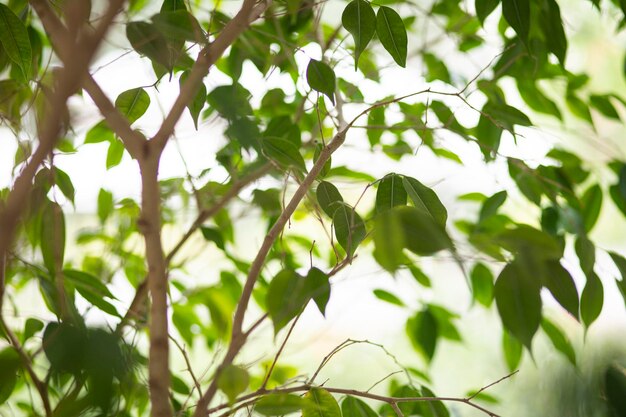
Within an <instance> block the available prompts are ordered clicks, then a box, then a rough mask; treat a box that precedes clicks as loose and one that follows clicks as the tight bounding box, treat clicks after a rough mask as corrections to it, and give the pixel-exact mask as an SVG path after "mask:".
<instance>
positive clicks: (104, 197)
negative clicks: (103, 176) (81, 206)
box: [97, 188, 114, 223]
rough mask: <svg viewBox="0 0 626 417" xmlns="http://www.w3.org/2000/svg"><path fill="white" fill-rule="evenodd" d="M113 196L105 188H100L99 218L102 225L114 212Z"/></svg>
mask: <svg viewBox="0 0 626 417" xmlns="http://www.w3.org/2000/svg"><path fill="white" fill-rule="evenodd" d="M113 209H114V204H113V194H112V193H111V192H109V191H107V190H105V189H104V188H100V191H99V192H98V210H97V212H98V218H99V219H100V223H104V222H105V221H106V219H108V218H109V216H110V215H111V213H112V212H113Z"/></svg>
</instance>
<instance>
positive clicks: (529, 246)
mask: <svg viewBox="0 0 626 417" xmlns="http://www.w3.org/2000/svg"><path fill="white" fill-rule="evenodd" d="M495 241H497V242H498V243H499V244H500V245H502V247H504V249H506V250H508V251H510V252H512V253H516V254H519V253H532V254H533V255H535V256H536V257H537V258H541V259H560V258H561V256H562V255H563V248H562V247H561V245H560V244H559V242H557V241H556V240H555V239H554V238H553V237H552V236H550V235H549V234H547V233H545V232H542V231H541V230H537V229H535V228H533V227H530V226H527V225H518V226H517V227H516V228H515V229H508V230H505V231H504V232H502V233H500V234H499V235H497V236H496V237H495Z"/></svg>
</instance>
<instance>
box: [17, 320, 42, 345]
mask: <svg viewBox="0 0 626 417" xmlns="http://www.w3.org/2000/svg"><path fill="white" fill-rule="evenodd" d="M43 326H44V325H43V322H42V321H41V320H39V319H35V318H32V317H29V318H28V319H26V322H25V323H24V332H23V333H22V344H24V342H26V341H27V340H28V339H30V338H31V337H33V336H34V335H36V334H37V333H38V332H39V331H40V330H41V329H43Z"/></svg>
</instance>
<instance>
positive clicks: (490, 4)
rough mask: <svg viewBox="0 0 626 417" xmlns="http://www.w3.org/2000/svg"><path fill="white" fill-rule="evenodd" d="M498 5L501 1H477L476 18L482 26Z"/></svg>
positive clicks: (475, 3)
mask: <svg viewBox="0 0 626 417" xmlns="http://www.w3.org/2000/svg"><path fill="white" fill-rule="evenodd" d="M498 4H500V0H475V2H474V5H475V7H476V17H478V20H480V23H481V24H484V23H485V19H487V17H488V16H489V15H490V14H491V12H493V11H494V10H495V9H496V7H498Z"/></svg>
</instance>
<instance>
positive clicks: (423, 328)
mask: <svg viewBox="0 0 626 417" xmlns="http://www.w3.org/2000/svg"><path fill="white" fill-rule="evenodd" d="M406 332H407V335H408V336H409V340H411V343H412V344H413V347H414V348H415V349H416V350H417V351H419V352H421V353H422V354H423V355H424V358H425V359H426V360H427V361H428V362H430V361H431V360H432V358H433V356H434V355H435V349H436V348H437V337H438V334H439V331H438V325H437V319H436V318H435V316H434V315H433V313H432V312H431V311H430V309H428V308H426V309H424V310H422V311H419V312H418V313H417V314H416V315H415V316H413V317H411V318H410V319H409V320H407V322H406Z"/></svg>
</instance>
